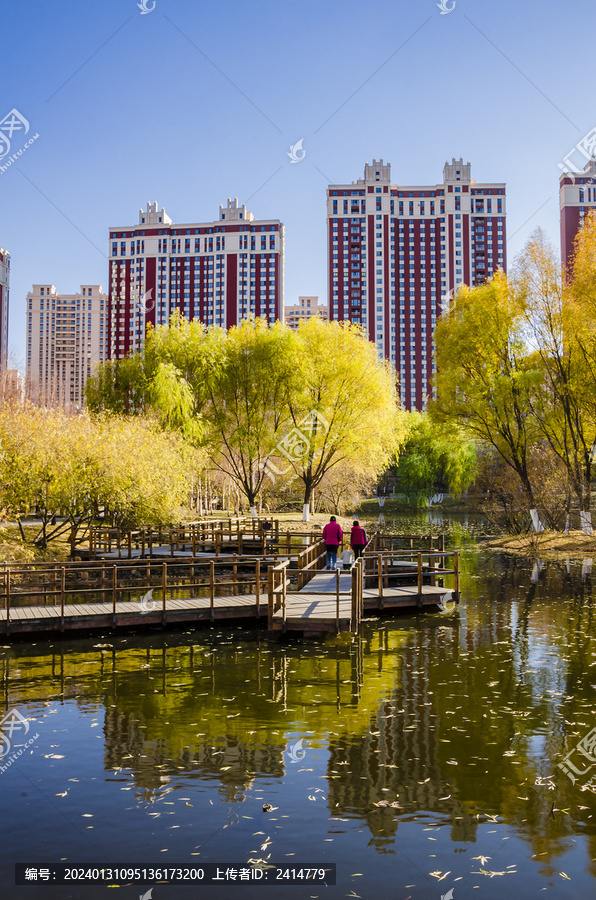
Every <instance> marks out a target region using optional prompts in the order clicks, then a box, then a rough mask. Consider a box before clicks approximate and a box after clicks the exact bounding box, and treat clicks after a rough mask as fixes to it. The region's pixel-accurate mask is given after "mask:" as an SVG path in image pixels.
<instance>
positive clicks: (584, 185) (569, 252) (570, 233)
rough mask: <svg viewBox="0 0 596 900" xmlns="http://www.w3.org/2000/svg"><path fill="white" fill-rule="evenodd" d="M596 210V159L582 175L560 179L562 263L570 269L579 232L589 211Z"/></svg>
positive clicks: (587, 165)
mask: <svg viewBox="0 0 596 900" xmlns="http://www.w3.org/2000/svg"><path fill="white" fill-rule="evenodd" d="M591 209H592V210H596V159H590V160H588V162H587V163H586V167H585V169H584V171H583V173H582V174H571V173H569V172H568V173H566V174H564V175H561V177H560V179H559V210H560V219H561V261H562V263H563V266H564V267H565V268H566V269H568V268H569V266H570V264H571V261H572V259H573V249H574V244H575V238H576V237H577V232H578V231H579V229H580V228H581V226H582V225H583V223H584V218H585V215H586V213H587V212H588V211H589V210H591Z"/></svg>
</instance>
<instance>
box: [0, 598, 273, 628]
mask: <svg viewBox="0 0 596 900" xmlns="http://www.w3.org/2000/svg"><path fill="white" fill-rule="evenodd" d="M150 602H151V604H152V607H151V609H150V610H149V611H148V612H144V611H143V609H142V608H141V603H140V602H139V601H131V600H121V601H118V602H117V603H116V613H115V615H114V608H113V605H112V603H71V604H67V605H65V607H64V619H62V616H61V611H62V610H61V607H60V606H21V607H11V610H10V620H9V622H8V626H7V622H6V610H4V609H2V610H0V633H4V634H6V633H8V634H11V635H12V634H21V633H45V632H56V631H58V632H62V631H76V630H79V631H80V630H85V631H95V630H104V629H118V628H133V627H135V628H136V627H139V626H148V625H165V624H167V625H176V624H178V623H187V622H209V621H215V620H219V619H246V618H254V619H256V620H258V619H260V618H266V616H267V595H266V594H261V595H260V598H259V605H258V608H257V598H256V595H255V594H238V595H235V596H228V597H214V598H213V614H212V611H211V602H210V598H209V597H187V598H182V599H174V598H166V608H165V610H164V609H163V608H162V601H161V599H159V600H157V599H155V600H152V601H150Z"/></svg>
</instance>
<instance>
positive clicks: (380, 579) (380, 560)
mask: <svg viewBox="0 0 596 900" xmlns="http://www.w3.org/2000/svg"><path fill="white" fill-rule="evenodd" d="M377 578H378V582H379V597H380V598H381V601H382V600H383V557H382V556H381V554H380V553H379V554H378V555H377ZM381 606H382V602H381Z"/></svg>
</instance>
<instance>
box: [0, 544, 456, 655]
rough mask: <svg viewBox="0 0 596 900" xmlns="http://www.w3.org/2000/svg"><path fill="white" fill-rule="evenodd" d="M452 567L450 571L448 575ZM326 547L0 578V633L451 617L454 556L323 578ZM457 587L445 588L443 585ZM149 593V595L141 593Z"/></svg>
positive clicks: (354, 625)
mask: <svg viewBox="0 0 596 900" xmlns="http://www.w3.org/2000/svg"><path fill="white" fill-rule="evenodd" d="M449 557H451V558H452V559H453V568H451V569H448V568H446V567H445V564H446V562H447V559H448V558H449ZM324 558H325V551H324V547H323V545H322V544H321V543H320V542H318V543H317V544H316V545H313V546H311V547H308V548H306V549H305V550H303V551H302V552H301V553H300V555H299V558H298V559H296V560H290V559H288V558H286V559H283V560H274V559H267V560H263V559H262V558H259V557H256V558H252V559H251V558H248V557H244V558H242V557H240V558H234V560H233V561H231V560H225V559H221V558H220V559H217V560H216V559H213V558H211V559H210V560H205V559H203V558H200V557H193V559H192V560H189V561H186V560H184V561H183V560H180V559H177V558H174V559H172V558H169V559H167V560H163V561H158V560H154V561H150V560H146V561H145V562H144V563H142V564H139V563H138V562H135V561H134V560H133V559H129V560H126V561H122V562H118V563H113V564H108V563H107V562H105V561H104V562H92V563H87V564H82V563H69V564H66V565H65V564H51V563H50V564H46V563H41V564H22V565H20V566H18V567H16V566H15V567H10V568H5V569H4V573H3V578H2V579H0V634H1V635H2V636H6V637H11V636H15V637H16V636H18V635H24V636H27V637H30V636H32V635H38V634H65V633H73V632H76V631H89V632H91V631H104V632H109V631H118V630H121V629H122V630H123V629H135V630H136V629H142V628H145V627H162V628H163V627H168V626H176V625H182V626H187V625H193V624H196V625H199V624H209V623H215V622H217V621H220V620H230V621H231V620H243V621H245V622H247V621H251V622H252V623H253V624H254V625H256V626H258V625H260V624H263V623H264V622H265V621H266V623H267V627H268V628H269V631H271V632H287V631H300V632H313V631H316V632H320V631H331V632H340V631H348V630H351V631H353V632H355V631H357V630H358V626H359V623H360V621H361V620H362V619H363V618H365V617H366V616H371V615H372V616H374V615H377V614H379V612H383V611H385V612H387V611H398V610H399V611H403V610H408V609H409V610H412V611H416V610H420V609H425V608H430V609H432V608H434V609H440V610H449V609H453V608H454V607H455V606H456V604H457V603H458V602H459V580H458V555H457V553H451V554H448V553H441V552H439V551H435V550H431V551H424V552H421V551H417V552H414V553H410V552H406V551H395V552H387V551H385V552H382V553H373V554H370V555H365V556H364V557H363V558H361V559H359V560H358V561H357V563H356V564H355V565H354V566H353V567H352V569H351V570H349V571H337V572H330V571H323V570H321V569H320V566H321V565H322V563H323V561H324ZM449 578H452V579H453V586H448V585H447V582H446V579H449ZM147 588H148V589H147Z"/></svg>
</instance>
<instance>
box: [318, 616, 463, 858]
mask: <svg viewBox="0 0 596 900" xmlns="http://www.w3.org/2000/svg"><path fill="white" fill-rule="evenodd" d="M428 638H429V639H428V640H427V637H425V636H423V635H418V640H417V641H416V643H410V644H409V645H408V646H407V647H404V649H403V651H402V659H401V666H400V668H401V675H400V677H399V678H398V679H397V680H396V681H397V684H396V689H395V690H394V691H392V693H391V696H390V697H389V698H387V699H386V700H384V701H383V702H382V704H381V705H380V706H379V708H378V709H377V711H376V713H375V714H374V716H373V717H372V718H371V724H370V730H369V732H368V733H367V734H363V735H359V736H356V737H354V736H351V735H349V734H347V733H344V735H342V736H341V737H339V738H338V739H336V740H334V741H332V742H331V743H330V759H329V795H328V800H329V806H330V808H331V809H333V810H334V813H335V814H337V812H339V811H341V813H343V814H347V815H352V816H353V815H363V816H364V818H365V819H366V822H367V824H368V827H369V828H370V831H371V834H372V835H373V843H374V844H375V846H376V847H377V849H379V850H383V849H387V848H388V847H389V845H391V844H392V843H393V841H394V838H395V836H396V834H397V829H398V816H404V815H406V816H407V817H408V818H411V815H412V814H417V813H419V814H422V815H428V816H429V820H431V821H435V822H437V823H441V822H443V823H444V822H445V821H448V820H450V822H451V838H452V840H454V841H475V840H476V829H477V825H478V822H477V819H476V818H475V817H472V814H471V813H467V812H466V808H465V806H464V804H463V803H462V802H460V801H459V800H458V797H457V793H458V791H457V787H456V786H454V781H455V778H454V775H453V770H451V771H446V768H447V767H446V766H445V764H444V762H443V763H441V759H442V758H444V757H445V753H444V752H442V751H441V749H440V747H439V745H438V741H439V740H440V734H441V731H440V730H439V728H438V727H437V726H438V723H437V719H438V718H439V714H438V712H437V707H436V702H435V700H434V699H433V691H432V690H431V689H430V688H431V678H430V671H431V668H432V667H433V666H434V665H436V663H437V659H438V657H439V656H440V655H441V654H443V655H444V654H445V652H447V653H450V652H451V650H452V647H451V645H452V643H453V632H452V631H451V629H443V628H437V629H432V630H431V632H430V633H429V635H428ZM348 773H350V776H351V777H350V778H347V777H345V776H347V774H348ZM342 774H343V775H344V777H341V776H342ZM380 801H385V802H389V803H391V802H394V801H397V802H399V805H400V807H401V809H397V810H396V809H395V808H390V807H389V808H382V807H378V806H375V804H377V803H379V802H380Z"/></svg>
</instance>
